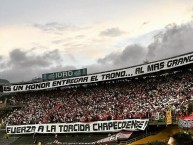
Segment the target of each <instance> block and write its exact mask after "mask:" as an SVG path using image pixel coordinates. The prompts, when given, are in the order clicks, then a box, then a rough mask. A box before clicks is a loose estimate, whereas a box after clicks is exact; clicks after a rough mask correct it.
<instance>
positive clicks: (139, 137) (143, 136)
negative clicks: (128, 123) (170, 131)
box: [127, 132, 156, 143]
mask: <svg viewBox="0 0 193 145" xmlns="http://www.w3.org/2000/svg"><path fill="white" fill-rule="evenodd" d="M155 134H156V132H149V133H146V134H143V135H140V136H138V137H135V138H132V139H130V140H128V141H127V143H132V142H135V141H137V140H139V139H142V138H145V137H147V136H151V135H155Z"/></svg>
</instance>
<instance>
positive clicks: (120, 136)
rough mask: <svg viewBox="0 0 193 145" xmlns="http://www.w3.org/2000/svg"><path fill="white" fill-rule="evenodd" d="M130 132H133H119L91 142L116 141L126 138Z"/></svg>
mask: <svg viewBox="0 0 193 145" xmlns="http://www.w3.org/2000/svg"><path fill="white" fill-rule="evenodd" d="M132 133H133V132H119V133H117V134H115V135H112V136H109V137H106V138H104V139H101V140H98V141H96V142H93V144H101V143H109V142H116V141H117V140H125V139H128V138H129V137H130V136H131V135H132Z"/></svg>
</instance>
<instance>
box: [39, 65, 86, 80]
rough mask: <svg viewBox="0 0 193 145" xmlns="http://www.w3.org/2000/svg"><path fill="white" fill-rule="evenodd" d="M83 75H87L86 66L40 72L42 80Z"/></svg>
mask: <svg viewBox="0 0 193 145" xmlns="http://www.w3.org/2000/svg"><path fill="white" fill-rule="evenodd" d="M85 75H87V69H86V68H84V69H76V70H68V71H61V72H53V73H47V74H42V80H43V81H50V80H57V79H64V78H71V77H79V76H85Z"/></svg>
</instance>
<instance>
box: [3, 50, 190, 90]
mask: <svg viewBox="0 0 193 145" xmlns="http://www.w3.org/2000/svg"><path fill="white" fill-rule="evenodd" d="M190 63H193V53H189V54H186V55H182V56H178V57H174V58H170V59H165V60H161V61H156V62H152V63H148V64H144V65H138V66H133V67H129V68H125V69H119V70H113V71H108V72H102V73H96V74H92V75H87V76H82V77H73V78H68V79H61V80H54V81H47V82H41V83H34V84H25V85H10V86H4V87H3V93H10V92H22V91H30V90H42V89H49V88H55V87H62V86H68V85H72V84H85V83H93V82H99V81H107V80H114V79H120V78H127V77H133V76H139V75H144V74H148V73H153V72H158V71H161V70H167V69H172V68H175V67H179V66H183V65H187V64H190Z"/></svg>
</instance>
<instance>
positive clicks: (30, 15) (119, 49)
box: [0, 0, 193, 83]
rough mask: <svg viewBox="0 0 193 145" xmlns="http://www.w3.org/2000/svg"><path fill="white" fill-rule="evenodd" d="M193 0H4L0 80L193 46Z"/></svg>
mask: <svg viewBox="0 0 193 145" xmlns="http://www.w3.org/2000/svg"><path fill="white" fill-rule="evenodd" d="M192 38H193V1H192V0H161V1H157V0H135V1H134V0H0V79H7V80H8V81H10V82H12V83H14V82H21V81H28V80H31V79H34V78H38V77H41V76H42V74H44V73H50V72H58V71H66V70H73V69H81V68H87V71H88V73H97V72H102V71H107V70H113V69H119V68H123V67H129V66H133V65H137V64H142V63H143V62H144V61H149V62H151V61H155V60H160V59H163V58H168V57H172V56H176V55H180V54H184V53H188V52H191V51H193V41H192V40H193V39H192Z"/></svg>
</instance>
